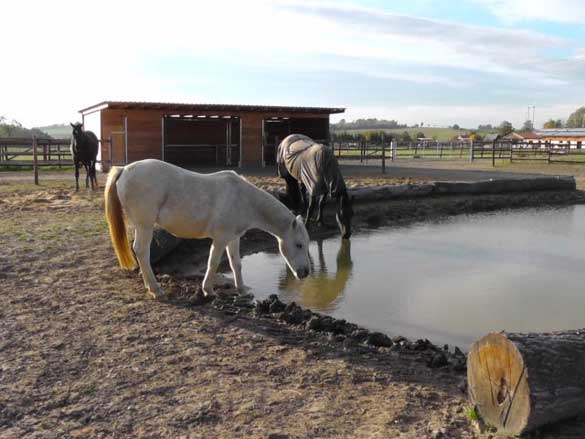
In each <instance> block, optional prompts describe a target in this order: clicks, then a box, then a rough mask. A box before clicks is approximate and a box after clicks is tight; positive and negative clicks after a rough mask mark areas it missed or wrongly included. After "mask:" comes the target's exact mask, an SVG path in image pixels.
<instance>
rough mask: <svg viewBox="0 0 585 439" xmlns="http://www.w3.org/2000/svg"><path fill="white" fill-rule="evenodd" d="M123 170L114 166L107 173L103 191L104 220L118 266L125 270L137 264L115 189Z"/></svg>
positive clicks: (131, 268) (132, 268) (133, 267)
mask: <svg viewBox="0 0 585 439" xmlns="http://www.w3.org/2000/svg"><path fill="white" fill-rule="evenodd" d="M123 171H124V168H120V167H117V166H114V167H112V169H111V170H110V173H109V174H108V181H107V182H106V190H105V193H104V198H105V204H106V220H107V222H108V228H109V229H110V238H111V239H112V246H113V247H114V251H115V252H116V256H117V257H118V262H119V263H120V267H122V268H124V269H126V270H134V269H135V268H136V266H137V265H136V258H135V257H134V253H133V252H132V249H131V248H130V243H129V242H128V236H127V234H126V224H125V223H124V216H123V214H122V205H121V204H120V198H118V191H117V190H116V182H117V181H118V178H120V175H122V172H123Z"/></svg>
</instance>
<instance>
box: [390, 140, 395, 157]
mask: <svg viewBox="0 0 585 439" xmlns="http://www.w3.org/2000/svg"><path fill="white" fill-rule="evenodd" d="M390 154H391V158H392V161H394V160H395V159H396V140H394V139H392V140H391V141H390Z"/></svg>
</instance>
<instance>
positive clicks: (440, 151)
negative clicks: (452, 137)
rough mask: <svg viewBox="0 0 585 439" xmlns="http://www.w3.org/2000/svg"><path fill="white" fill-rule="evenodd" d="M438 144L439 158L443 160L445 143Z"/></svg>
mask: <svg viewBox="0 0 585 439" xmlns="http://www.w3.org/2000/svg"><path fill="white" fill-rule="evenodd" d="M438 145H440V149H439V160H441V159H442V158H443V143H438Z"/></svg>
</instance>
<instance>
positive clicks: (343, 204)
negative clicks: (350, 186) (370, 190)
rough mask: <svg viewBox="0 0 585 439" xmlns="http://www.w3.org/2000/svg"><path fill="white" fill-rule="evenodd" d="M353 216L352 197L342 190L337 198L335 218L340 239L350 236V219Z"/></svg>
mask: <svg viewBox="0 0 585 439" xmlns="http://www.w3.org/2000/svg"><path fill="white" fill-rule="evenodd" d="M352 218H353V197H351V198H350V197H349V196H348V195H347V192H344V193H343V194H342V195H341V196H340V197H339V198H337V213H336V215H335V219H336V220H337V225H338V226H339V230H340V231H341V238H342V239H349V238H350V237H351V219H352Z"/></svg>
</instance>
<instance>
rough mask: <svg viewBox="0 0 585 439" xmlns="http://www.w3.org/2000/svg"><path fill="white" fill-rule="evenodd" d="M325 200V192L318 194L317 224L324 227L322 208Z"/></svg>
mask: <svg viewBox="0 0 585 439" xmlns="http://www.w3.org/2000/svg"><path fill="white" fill-rule="evenodd" d="M326 200H327V194H323V195H320V196H319V211H318V213H317V224H319V225H320V226H321V227H325V219H324V218H325V217H324V216H323V209H324V208H325V201H326Z"/></svg>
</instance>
